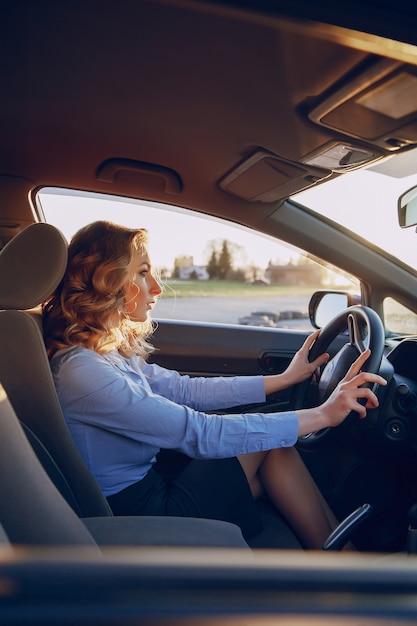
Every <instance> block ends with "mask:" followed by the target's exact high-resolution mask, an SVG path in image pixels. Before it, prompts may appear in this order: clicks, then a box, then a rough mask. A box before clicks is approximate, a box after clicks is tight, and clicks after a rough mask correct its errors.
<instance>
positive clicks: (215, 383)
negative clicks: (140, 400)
mask: <svg viewBox="0 0 417 626" xmlns="http://www.w3.org/2000/svg"><path fill="white" fill-rule="evenodd" d="M141 367H142V371H143V373H144V375H145V376H146V378H147V380H148V382H149V385H150V387H151V389H152V391H154V392H155V393H156V394H160V395H162V396H164V397H165V398H168V399H169V400H172V401H173V402H177V403H178V404H184V405H186V406H189V407H191V408H193V409H197V410H200V411H213V410H216V409H217V410H220V409H226V408H230V407H233V406H241V405H244V404H256V403H259V402H265V399H266V396H265V385H264V380H263V376H233V377H225V376H214V377H199V376H196V377H191V376H187V375H184V374H179V373H178V372H176V371H175V370H167V369H165V368H163V367H160V366H159V365H155V364H152V365H150V364H148V363H143V365H142V366H141Z"/></svg>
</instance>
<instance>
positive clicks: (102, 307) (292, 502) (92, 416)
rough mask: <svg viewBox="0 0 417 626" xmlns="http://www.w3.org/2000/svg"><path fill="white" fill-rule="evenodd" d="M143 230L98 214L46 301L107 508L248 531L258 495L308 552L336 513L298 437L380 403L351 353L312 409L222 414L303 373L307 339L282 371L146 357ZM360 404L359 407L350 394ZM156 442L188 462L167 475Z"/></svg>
mask: <svg viewBox="0 0 417 626" xmlns="http://www.w3.org/2000/svg"><path fill="white" fill-rule="evenodd" d="M147 241H148V240H147V232H146V231H145V230H143V229H140V230H131V229H128V228H125V227H122V226H117V225H115V224H112V223H109V222H104V221H99V222H94V223H93V224H90V225H88V226H86V227H84V228H82V229H81V230H80V231H78V233H77V234H76V235H75V236H74V237H73V239H72V241H71V243H70V246H69V258H68V267H67V271H66V273H65V276H64V278H63V279H62V281H61V284H60V285H59V286H58V288H57V289H56V291H55V293H54V294H53V295H52V296H51V297H50V298H49V299H48V300H47V301H46V302H45V304H44V307H43V314H44V336H45V343H46V347H47V350H48V354H49V357H50V359H51V367H52V372H53V375H54V380H55V385H56V389H57V393H58V397H59V400H60V403H61V406H62V409H63V413H64V416H65V419H66V421H67V424H68V427H69V429H70V431H71V433H72V436H73V438H74V440H75V443H76V444H77V446H78V448H79V450H80V452H81V454H82V456H83V457H84V460H85V461H86V463H87V465H88V467H89V468H90V471H91V472H92V474H93V475H94V476H95V478H96V480H97V482H98V484H99V486H100V487H101V489H102V491H103V493H104V495H105V496H106V497H107V499H108V501H109V503H110V506H111V508H112V509H113V511H114V513H115V514H116V515H181V516H192V517H207V518H217V519H223V520H226V521H231V522H234V523H237V524H239V525H240V526H241V528H242V531H243V534H244V536H245V537H246V538H247V539H248V538H250V537H251V536H253V535H254V534H256V533H257V532H259V530H260V527H261V525H260V519H259V516H258V512H257V507H256V506H255V500H256V498H258V497H259V496H260V495H261V494H262V493H265V492H266V494H267V495H268V496H269V498H270V499H271V501H272V502H273V503H274V504H275V506H276V507H277V508H278V509H279V510H280V511H281V513H282V514H283V515H284V516H285V517H286V518H287V520H288V521H289V523H290V524H291V525H292V527H293V529H294V531H295V533H296V534H297V535H298V537H299V538H300V541H301V542H302V544H303V545H304V546H305V547H306V548H313V549H320V548H321V546H322V544H323V542H324V540H325V539H326V538H327V537H328V535H329V534H330V532H331V531H332V529H333V528H334V527H335V525H336V520H335V518H334V516H333V514H332V513H331V511H330V509H329V507H328V506H327V504H326V502H325V501H324V499H323V498H322V496H321V494H320V492H319V490H318V489H317V487H316V485H315V484H314V482H313V480H312V478H311V476H310V474H309V473H308V471H307V470H306V468H305V466H304V464H303V462H302V461H301V459H300V457H299V455H298V453H297V451H296V449H295V448H294V447H293V446H294V444H295V443H296V441H297V438H298V437H300V436H302V435H305V434H307V433H309V432H312V431H316V430H319V429H321V428H326V427H332V426H337V425H338V424H340V423H341V422H342V421H343V420H344V419H345V418H346V416H347V415H348V414H349V413H350V412H351V411H352V410H354V411H357V412H358V414H359V416H360V417H365V415H366V408H374V407H376V406H377V405H378V401H377V398H376V397H375V395H374V394H373V393H372V391H371V390H370V389H368V388H363V387H360V386H361V385H362V384H363V383H365V382H371V383H379V384H381V385H384V384H385V381H384V379H382V378H381V377H380V376H378V375H374V374H369V373H360V369H361V367H362V366H363V364H364V362H365V361H366V359H367V358H368V356H369V351H368V352H365V353H364V354H363V355H361V356H360V357H359V358H358V360H357V361H356V362H355V363H354V364H353V365H352V367H351V368H350V370H349V372H348V373H347V375H346V377H345V378H344V379H343V380H342V381H341V383H340V384H339V385H338V387H337V388H336V390H335V391H334V392H333V394H332V395H331V396H330V398H329V399H328V400H327V401H326V402H325V403H324V404H322V405H321V406H320V407H318V408H314V409H303V410H297V411H296V412H291V411H290V412H283V413H272V414H271V413H269V414H262V413H251V414H239V415H236V414H230V415H227V414H221V413H210V414H208V413H207V412H208V411H216V410H217V411H222V413H223V412H224V411H225V409H227V408H230V407H233V406H241V405H244V404H249V403H251V404H253V403H262V402H265V397H266V396H267V395H268V394H270V393H274V392H276V391H278V390H280V389H283V388H285V387H290V386H292V385H294V384H296V383H299V382H301V381H303V380H305V379H307V378H308V377H310V376H312V375H313V374H314V373H315V372H316V370H317V369H318V368H319V367H320V366H321V365H323V364H324V363H325V362H326V361H327V359H328V355H327V354H323V355H321V356H320V357H318V358H317V359H316V360H315V361H313V362H312V363H309V361H308V352H309V349H310V347H311V345H312V344H313V342H314V340H315V338H316V336H317V333H314V334H312V335H311V336H310V337H309V338H308V339H307V340H306V342H305V343H304V345H303V346H302V348H301V349H300V351H299V352H298V353H297V354H296V355H295V357H294V358H293V360H292V362H291V363H290V365H289V367H288V368H287V370H286V371H285V372H283V373H282V374H277V375H269V376H241V377H230V378H226V377H214V378H203V377H196V378H190V377H188V376H182V375H180V374H178V373H177V372H174V371H170V370H166V369H164V368H161V367H158V366H157V365H152V364H149V363H147V362H146V358H147V356H148V355H149V354H150V353H151V352H152V347H151V345H150V344H149V342H148V340H149V338H150V336H151V334H152V330H153V325H152V322H151V320H150V318H149V314H150V312H151V310H152V309H153V307H154V305H155V304H156V301H157V299H158V296H159V295H160V293H161V287H160V285H159V283H158V281H157V280H156V278H155V277H154V275H153V273H152V266H151V261H150V259H149V255H148V250H147ZM359 399H364V400H365V406H364V405H362V404H360V403H359V402H358V400H359ZM161 448H167V449H174V450H179V451H181V452H183V453H184V454H185V455H187V457H190V458H191V459H193V460H191V461H190V462H189V463H188V464H187V465H186V467H185V468H184V469H183V470H182V471H180V472H179V473H178V475H175V476H173V477H172V476H170V477H168V476H165V475H163V474H162V473H161V472H160V471H158V463H157V462H156V455H157V454H158V452H159V451H160V449H161Z"/></svg>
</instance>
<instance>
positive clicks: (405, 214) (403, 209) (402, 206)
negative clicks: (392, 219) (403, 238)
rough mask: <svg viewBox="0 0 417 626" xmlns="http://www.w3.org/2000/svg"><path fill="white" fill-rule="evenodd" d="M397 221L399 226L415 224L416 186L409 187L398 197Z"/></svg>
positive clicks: (416, 221) (416, 213)
mask: <svg viewBox="0 0 417 626" xmlns="http://www.w3.org/2000/svg"><path fill="white" fill-rule="evenodd" d="M398 223H399V225H400V226H401V228H409V227H410V226H416V224H417V186H416V187H411V189H409V190H408V191H406V192H405V193H403V194H402V195H401V196H400V197H399V198H398Z"/></svg>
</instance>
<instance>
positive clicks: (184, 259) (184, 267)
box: [175, 256, 210, 280]
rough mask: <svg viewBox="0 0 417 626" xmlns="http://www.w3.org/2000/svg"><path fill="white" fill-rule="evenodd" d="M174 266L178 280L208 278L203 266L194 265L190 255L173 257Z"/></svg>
mask: <svg viewBox="0 0 417 626" xmlns="http://www.w3.org/2000/svg"><path fill="white" fill-rule="evenodd" d="M175 267H176V270H177V276H178V278H179V279H180V280H190V279H195V280H208V279H209V278H210V277H209V275H208V272H207V268H206V267H205V266H203V265H194V258H193V257H192V256H180V257H177V258H176V259H175Z"/></svg>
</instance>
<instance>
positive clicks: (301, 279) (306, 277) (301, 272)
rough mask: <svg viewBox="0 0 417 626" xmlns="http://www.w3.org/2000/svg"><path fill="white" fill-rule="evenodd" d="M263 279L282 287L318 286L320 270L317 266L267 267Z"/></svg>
mask: <svg viewBox="0 0 417 626" xmlns="http://www.w3.org/2000/svg"><path fill="white" fill-rule="evenodd" d="M265 278H267V279H268V280H269V282H270V283H275V284H276V283H280V284H282V285H319V284H320V283H321V268H320V266H318V265H313V264H311V265H310V264H309V265H271V264H270V265H268V267H267V268H266V270H265Z"/></svg>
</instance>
